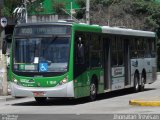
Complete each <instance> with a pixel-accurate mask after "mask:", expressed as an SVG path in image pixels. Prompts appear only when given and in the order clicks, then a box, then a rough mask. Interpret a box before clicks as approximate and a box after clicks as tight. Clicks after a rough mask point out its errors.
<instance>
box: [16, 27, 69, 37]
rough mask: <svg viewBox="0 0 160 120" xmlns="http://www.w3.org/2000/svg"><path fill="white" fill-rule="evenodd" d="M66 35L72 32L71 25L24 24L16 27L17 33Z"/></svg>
mask: <svg viewBox="0 0 160 120" xmlns="http://www.w3.org/2000/svg"><path fill="white" fill-rule="evenodd" d="M53 34H56V35H60V34H63V35H66V34H70V27H69V26H46V25H45V26H44V25H43V26H40V25H37V26H36V25H34V26H23V27H17V28H16V29H15V35H53Z"/></svg>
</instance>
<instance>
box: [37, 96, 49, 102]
mask: <svg viewBox="0 0 160 120" xmlns="http://www.w3.org/2000/svg"><path fill="white" fill-rule="evenodd" d="M35 100H36V101H37V102H38V103H45V102H46V100H47V98H46V97H35Z"/></svg>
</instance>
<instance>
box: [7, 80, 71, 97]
mask: <svg viewBox="0 0 160 120" xmlns="http://www.w3.org/2000/svg"><path fill="white" fill-rule="evenodd" d="M10 85H11V94H12V96H15V97H35V96H34V94H33V92H44V95H43V97H74V87H73V81H71V82H68V83H66V84H64V85H59V86H55V87H48V88H47V87H46V88H42V87H41V88H40V87H23V86H19V85H17V84H15V83H13V82H11V83H10Z"/></svg>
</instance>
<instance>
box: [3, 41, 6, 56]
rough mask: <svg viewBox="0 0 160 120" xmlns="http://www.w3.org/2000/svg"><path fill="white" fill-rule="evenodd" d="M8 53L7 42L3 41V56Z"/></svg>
mask: <svg viewBox="0 0 160 120" xmlns="http://www.w3.org/2000/svg"><path fill="white" fill-rule="evenodd" d="M6 52H7V41H6V40H3V42H2V54H6Z"/></svg>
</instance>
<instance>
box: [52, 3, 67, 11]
mask: <svg viewBox="0 0 160 120" xmlns="http://www.w3.org/2000/svg"><path fill="white" fill-rule="evenodd" d="M53 9H54V10H55V12H56V13H57V14H62V13H64V11H63V10H62V9H65V3H64V2H60V1H57V0H54V1H53Z"/></svg>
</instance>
